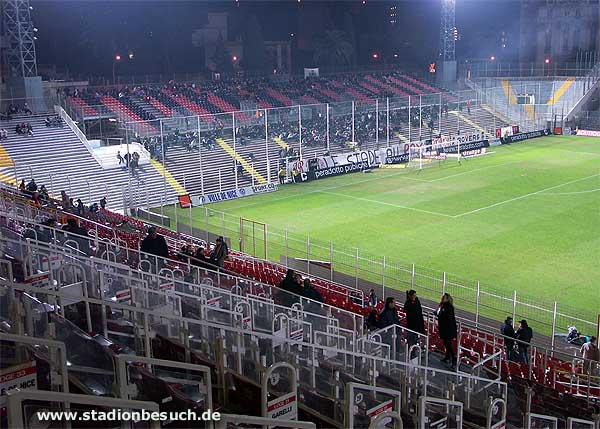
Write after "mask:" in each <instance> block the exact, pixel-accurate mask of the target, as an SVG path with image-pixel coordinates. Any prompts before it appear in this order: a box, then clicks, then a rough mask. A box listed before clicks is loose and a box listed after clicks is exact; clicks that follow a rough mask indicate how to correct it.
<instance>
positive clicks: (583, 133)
mask: <svg viewBox="0 0 600 429" xmlns="http://www.w3.org/2000/svg"><path fill="white" fill-rule="evenodd" d="M577 135H578V136H585V137H600V131H596V130H577Z"/></svg>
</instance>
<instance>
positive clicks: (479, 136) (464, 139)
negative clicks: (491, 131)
mask: <svg viewBox="0 0 600 429" xmlns="http://www.w3.org/2000/svg"><path fill="white" fill-rule="evenodd" d="M484 139H485V135H484V133H483V132H479V131H477V132H473V133H469V134H460V135H456V136H442V137H437V138H435V139H432V140H431V144H432V145H434V146H435V145H439V144H443V143H448V144H449V145H453V144H458V143H460V144H461V145H462V144H463V143H469V142H476V141H480V140H484Z"/></svg>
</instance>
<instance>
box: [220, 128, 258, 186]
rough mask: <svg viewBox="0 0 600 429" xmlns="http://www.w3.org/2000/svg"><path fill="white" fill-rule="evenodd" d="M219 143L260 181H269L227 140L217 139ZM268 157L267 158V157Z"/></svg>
mask: <svg viewBox="0 0 600 429" xmlns="http://www.w3.org/2000/svg"><path fill="white" fill-rule="evenodd" d="M216 140H217V143H218V144H219V146H221V148H222V149H223V150H224V151H225V152H227V153H228V154H229V156H231V157H232V158H233V159H234V160H235V161H237V162H238V163H240V164H241V165H242V167H243V168H244V170H246V171H247V172H248V173H249V174H250V176H252V178H254V179H255V180H256V181H257V182H258V183H260V184H263V183H267V180H266V179H265V178H264V177H263V176H262V175H261V174H260V173H259V172H258V171H257V170H256V169H255V168H254V167H253V166H252V165H251V164H250V163H249V162H248V161H246V159H245V158H244V157H243V156H242V155H240V154H239V153H238V152H237V151H235V150H234V149H233V147H232V146H230V145H229V144H228V143H227V142H226V141H225V140H223V139H222V138H218V139H216ZM265 159H266V158H265Z"/></svg>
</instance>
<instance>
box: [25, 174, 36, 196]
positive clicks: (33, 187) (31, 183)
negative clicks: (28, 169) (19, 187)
mask: <svg viewBox="0 0 600 429" xmlns="http://www.w3.org/2000/svg"><path fill="white" fill-rule="evenodd" d="M37 190H38V186H37V184H36V183H35V180H34V179H33V178H32V179H31V180H30V181H29V183H28V184H27V192H30V193H32V194H33V193H34V192H36V191H37Z"/></svg>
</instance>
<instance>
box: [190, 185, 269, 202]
mask: <svg viewBox="0 0 600 429" xmlns="http://www.w3.org/2000/svg"><path fill="white" fill-rule="evenodd" d="M276 190H277V185H276V184H274V183H265V184H262V185H254V186H244V187H242V188H238V189H230V190H228V191H223V192H213V193H212V194H204V195H200V196H197V195H192V196H191V200H192V204H193V205H194V206H201V205H204V204H210V203H217V202H219V201H227V200H235V199H236V198H243V197H249V196H250V195H256V194H264V193H267V192H274V191H276Z"/></svg>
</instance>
